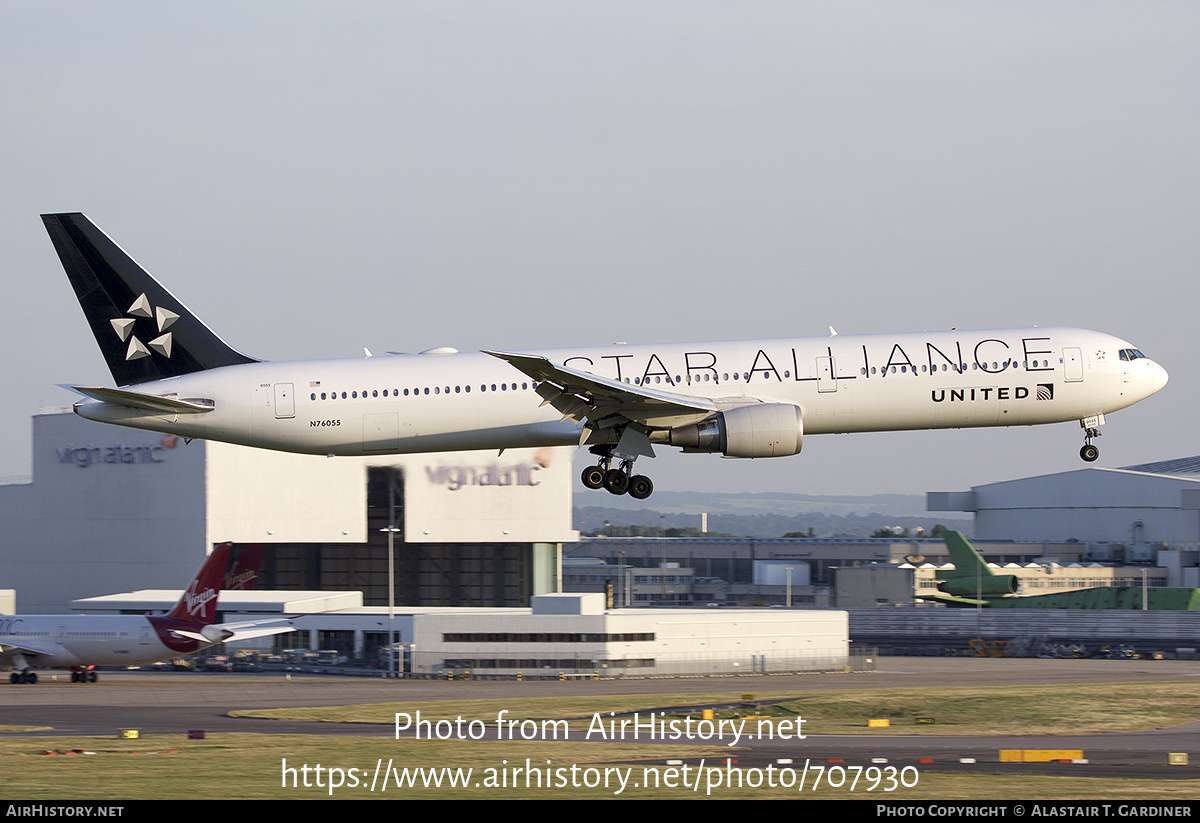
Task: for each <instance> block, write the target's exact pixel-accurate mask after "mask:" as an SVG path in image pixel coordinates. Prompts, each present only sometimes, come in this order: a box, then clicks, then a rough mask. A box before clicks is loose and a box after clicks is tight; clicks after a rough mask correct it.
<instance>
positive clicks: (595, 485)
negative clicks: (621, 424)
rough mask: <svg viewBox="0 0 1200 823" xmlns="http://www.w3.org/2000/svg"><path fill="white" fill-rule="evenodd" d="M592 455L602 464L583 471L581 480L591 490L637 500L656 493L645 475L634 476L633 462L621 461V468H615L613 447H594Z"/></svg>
mask: <svg viewBox="0 0 1200 823" xmlns="http://www.w3.org/2000/svg"><path fill="white" fill-rule="evenodd" d="M591 452H592V454H595V455H597V456H599V458H600V462H599V463H598V464H597V465H595V466H588V467H587V468H586V469H584V470H583V474H582V475H580V479H581V480H582V481H583V485H585V486H587V487H588V488H589V489H604V490H605V491H607V492H608V493H609V494H628V495H629V496H630V497H632V498H634V499H635V500H645V499H646V498H647V497H649V496H650V495H651V494H653V493H654V483H653V482H652V481H651V480H650V478H649V477H646V476H645V475H644V474H633V473H632V472H633V461H632V460H621V462H620V466H619V468H615V469H614V468H613V467H612V463H613V454H612V447H611V446H607V445H606V446H593V447H592V448H591Z"/></svg>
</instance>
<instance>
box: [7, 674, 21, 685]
mask: <svg viewBox="0 0 1200 823" xmlns="http://www.w3.org/2000/svg"><path fill="white" fill-rule="evenodd" d="M8 682H9V683H12V684H13V685H14V686H15V685H17V684H18V683H20V682H21V673H20V672H13V673H12V674H10V675H9V676H8Z"/></svg>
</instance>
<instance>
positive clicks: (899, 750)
mask: <svg viewBox="0 0 1200 823" xmlns="http://www.w3.org/2000/svg"><path fill="white" fill-rule="evenodd" d="M50 675H51V672H44V673H43V676H42V679H41V681H40V682H39V683H38V684H37V685H34V686H28V685H12V684H7V683H5V684H3V685H2V686H0V688H3V689H4V698H3V703H4V705H3V706H0V724H4V725H12V724H20V725H36V726H46V727H49V728H48V729H47V730H45V731H38V732H25V733H3V734H2V736H4V737H13V736H76V735H85V736H90V735H96V736H111V735H114V734H115V733H116V731H117V730H118V729H123V728H136V729H139V730H140V731H141V733H142V734H181V733H183V732H185V731H187V730H188V729H204V730H206V731H207V732H249V733H274V734H279V733H284V734H313V735H355V736H365V737H380V738H391V737H393V736H394V733H395V732H394V726H393V723H392V718H391V716H390V715H389V716H388V717H387V719H386V721H384V722H381V723H380V724H378V725H374V724H348V723H318V722H296V721H272V720H260V719H253V718H234V717H229V716H228V712H230V711H234V710H238V709H255V708H284V707H299V706H332V705H346V704H356V703H381V702H397V701H400V702H404V701H411V702H414V703H415V702H424V701H438V700H463V699H503V698H517V697H547V696H583V695H606V694H609V695H618V694H622V695H626V694H645V695H661V696H662V700H661V701H654V702H655V703H656V704H660V705H661V706H662V707H663V708H666V707H669V706H673V705H677V701H676V700H675V698H676V697H679V696H682V695H687V694H696V693H704V692H725V693H733V694H736V695H741V694H754V695H756V696H757V695H766V694H774V693H780V692H783V693H795V694H797V695H802V694H803V692H805V691H811V690H819V689H856V688H882V687H888V688H892V687H914V688H920V687H922V686H924V687H935V686H936V687H944V686H946V685H949V684H956V685H963V686H974V685H992V686H998V685H1006V684H1007V685H1018V684H1022V685H1024V684H1055V683H1062V684H1069V683H1104V682H1158V681H1173V680H1190V679H1193V678H1197V677H1200V664H1197V663H1194V662H1190V661H1169V660H1168V661H1149V660H1144V661H1143V660H1021V659H1013V660H1009V659H969V658H907V657H906V658H882V659H881V660H880V669H879V670H878V671H875V672H864V673H852V674H813V675H788V676H773V677H708V678H677V679H676V678H672V679H667V678H663V679H644V680H601V681H566V682H559V681H524V682H519V683H518V682H513V681H465V682H464V681H454V682H447V681H428V680H388V679H384V678H351V677H336V676H319V675H293V676H292V678H291V680H287V679H285V678H284V676H283V675H282V674H276V673H266V674H200V673H195V674H183V673H161V672H116V673H107V672H106V673H104V674H103V675H102V676H101V680H100V682H99V683H97V684H89V685H80V684H73V683H70V682H69V680H67V678H66V676H65V673H59V679H58V681H57V682H54V681H52V680H51V679H50ZM489 736H491V733H490V731H489ZM549 745H553V744H549ZM1018 748H1019V749H1030V748H1054V749H1082V750H1084V752H1085V756H1086V757H1087V759H1088V760H1089V761H1090V762H1089V763H1088V764H1087V765H1057V764H1038V765H1036V766H1035V765H1031V764H999V763H998V762H997V759H998V751H999V750H1000V749H1018ZM1167 752H1190V753H1193V755H1194V756H1193V758H1192V759H1193V760H1197V759H1198V758H1200V723H1193V724H1188V725H1185V726H1178V727H1175V728H1170V729H1163V730H1154V731H1146V732H1139V733H1134V734H1111V735H1089V736H1072V737H1018V736H1007V737H985V736H978V737H974V736H929V735H921V736H897V735H889V736H886V737H885V736H871V735H869V734H863V735H809V736H808V737H807V738H806V739H805V740H804V741H795V740H789V741H781V740H749V739H743V740H741V741H740V742H739V745H738V747H737V751H736V752H734V751H733V750H732V749H731V754H733V755H734V756H736V757H738V759H739V764H740V765H742V766H754V765H760V766H765V765H766V764H768V763H771V762H774V761H775V760H776V759H777V758H783V757H789V758H808V759H810V760H811V761H813V762H823V761H825V760H827V759H830V758H836V759H842V760H844V761H845V764H846V765H865V764H869V763H871V761H872V760H873V759H878V758H883V759H886V760H887V762H889V763H891V764H895V765H902V764H917V763H918V761H919V759H921V758H927V759H931V760H932V761H933V763H931V764H922V765H921V766H920V768H921V769H922V770H934V769H936V770H938V771H943V770H958V769H960V768H967V767H962V766H960V765H959V759H960V758H975V759H976V760H977V761H978V762H979V763H980V764H985V763H986V764H988V770H989V771H995V770H998V769H999V770H1004V771H1009V770H1021V771H1023V772H1030V771H1033V770H1035V771H1036V772H1037V773H1039V774H1070V775H1073V776H1095V777H1102V776H1113V777H1116V776H1120V777H1148V778H1192V779H1195V778H1197V777H1200V767H1197V766H1168V765H1167V759H1166V753H1167ZM970 768H976V769H977V768H979V766H978V765H976V766H972V767H970Z"/></svg>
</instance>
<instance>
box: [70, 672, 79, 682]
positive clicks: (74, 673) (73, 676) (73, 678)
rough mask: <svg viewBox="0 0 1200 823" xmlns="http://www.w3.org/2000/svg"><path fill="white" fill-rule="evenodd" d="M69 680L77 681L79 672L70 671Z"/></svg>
mask: <svg viewBox="0 0 1200 823" xmlns="http://www.w3.org/2000/svg"><path fill="white" fill-rule="evenodd" d="M71 682H72V683H78V682H79V672H71Z"/></svg>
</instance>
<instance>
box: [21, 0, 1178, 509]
mask: <svg viewBox="0 0 1200 823" xmlns="http://www.w3.org/2000/svg"><path fill="white" fill-rule="evenodd" d="M0 12H2V17H0V23H2V25H0V83H2V84H3V85H2V86H0V93H2V97H0V99H2V100H3V103H4V105H3V107H2V108H0V147H2V151H0V181H3V187H2V188H0V243H2V244H0V250H2V257H0V265H2V266H3V269H2V271H3V282H4V284H5V285H6V287H7V291H8V294H7V296H6V299H5V300H3V301H0V311H2V312H3V315H2V317H0V335H2V338H0V340H2V341H3V347H4V350H5V351H6V352H7V354H6V356H5V358H4V377H5V384H6V389H7V390H6V391H5V392H4V400H3V401H2V402H0V424H2V428H0V431H2V432H3V434H2V435H0V436H2V437H3V441H2V442H3V448H2V449H0V475H21V474H27V473H28V472H29V417H30V415H31V414H33V413H35V412H36V411H37V409H38V407H39V406H40V405H42V404H49V405H65V404H69V403H70V402H71V400H72V395H71V394H69V393H68V392H66V391H63V390H62V389H59V388H57V387H56V385H55V384H57V383H67V382H82V383H102V384H107V383H109V382H111V378H110V376H109V374H108V372H107V369H106V368H105V367H104V363H103V360H102V359H101V357H100V355H99V352H98V350H97V349H96V346H95V343H94V341H93V340H92V338H91V335H90V333H89V332H88V330H87V327H86V325H85V323H84V320H83V317H82V314H81V312H80V310H79V308H78V305H77V303H76V302H75V300H74V298H73V295H72V293H71V290H70V287H69V285H68V283H67V280H66V277H65V275H64V274H63V273H62V270H61V268H60V266H59V264H58V260H57V258H56V256H55V254H54V250H53V248H52V246H51V244H50V242H49V239H48V238H47V236H46V233H45V231H44V230H43V228H42V226H41V222H40V220H39V219H38V214H39V213H41V212H47V211H84V212H86V213H87V214H88V215H89V216H90V217H91V218H92V219H93V220H95V221H96V222H97V223H98V224H99V225H100V226H101V227H102V228H104V229H105V230H106V231H107V232H108V233H109V234H110V235H112V236H113V237H114V239H116V240H117V242H119V243H120V244H121V245H122V246H124V247H125V248H126V249H127V250H128V251H129V252H130V253H131V254H133V255H134V256H135V257H136V258H137V259H138V260H139V261H140V262H141V263H142V264H143V265H145V266H146V267H147V268H148V269H149V270H150V271H151V272H153V273H154V274H155V275H157V276H158V277H159V278H160V279H161V280H162V281H163V282H164V284H165V285H166V286H167V288H169V289H171V290H172V291H173V292H174V293H175V294H176V295H177V296H178V297H179V298H180V299H182V300H183V301H184V302H185V303H187V305H188V306H189V307H190V308H191V309H192V310H193V311H195V312H196V313H197V314H199V315H200V316H201V317H202V318H203V319H204V320H205V321H206V322H207V323H208V324H209V325H210V326H211V327H212V328H213V329H214V330H216V331H217V332H218V333H219V334H221V335H222V336H223V337H224V338H225V339H226V340H227V341H228V342H229V343H230V344H231V345H233V346H234V347H235V348H238V349H240V350H241V351H244V352H246V353H247V354H250V355H253V356H255V357H259V358H264V359H298V358H310V357H343V356H351V357H352V356H357V355H360V354H361V353H362V347H364V346H366V347H369V348H370V349H372V350H373V351H376V352H379V351H384V350H389V349H391V350H403V351H416V350H420V349H425V348H430V347H433V346H439V345H449V346H455V347H457V348H459V349H463V350H466V349H478V348H481V347H491V348H502V349H510V350H512V349H520V348H533V347H552V346H563V345H574V344H594V343H607V342H611V341H614V340H625V341H630V342H643V341H645V342H650V341H664V340H703V339H713V338H735V337H786V336H797V335H808V334H816V335H823V334H826V333H827V327H828V326H829V325H833V326H835V327H836V328H837V330H838V331H839V332H841V333H843V334H845V333H850V332H876V331H905V330H923V329H941V328H949V327H958V328H969V327H983V328H993V327H1003V326H1025V325H1034V324H1040V325H1075V326H1083V327H1087V328H1094V329H1098V330H1101V331H1106V332H1110V333H1112V334H1115V335H1118V336H1120V337H1124V338H1126V339H1128V340H1131V341H1132V342H1134V344H1135V345H1137V346H1138V347H1140V348H1141V349H1142V350H1143V351H1144V352H1145V353H1146V354H1147V355H1149V356H1151V357H1153V358H1155V359H1156V360H1158V361H1159V362H1161V363H1162V364H1163V365H1164V366H1165V367H1166V368H1167V370H1168V371H1169V372H1170V374H1171V383H1170V384H1169V385H1168V386H1167V388H1166V389H1165V390H1164V391H1163V392H1161V393H1160V394H1159V395H1156V396H1155V397H1152V398H1150V399H1149V400H1147V401H1144V402H1143V403H1141V404H1139V405H1138V406H1135V407H1133V408H1131V409H1128V410H1125V411H1123V412H1119V413H1117V414H1114V415H1111V416H1110V418H1109V424H1108V425H1107V426H1106V427H1105V429H1104V434H1105V436H1104V437H1103V438H1102V439H1101V440H1100V441H1098V445H1099V446H1100V448H1101V458H1100V462H1099V463H1098V464H1096V465H1100V466H1120V465H1126V464H1130V463H1138V462H1145V461H1150V460H1157V459H1165V458H1170V457H1177V456H1183V455H1192V454H1197V453H1200V442H1198V436H1197V433H1196V426H1195V425H1194V423H1193V421H1192V420H1191V419H1190V418H1189V417H1188V415H1189V414H1190V413H1191V411H1194V410H1195V406H1196V400H1197V392H1196V389H1195V386H1196V385H1197V382H1196V381H1197V378H1198V377H1200V366H1198V365H1197V358H1196V357H1195V356H1193V354H1194V350H1195V343H1194V336H1195V331H1194V328H1195V323H1196V318H1197V297H1198V295H1200V286H1198V285H1197V278H1196V275H1197V270H1198V264H1200V229H1198V228H1197V226H1200V5H1197V4H1195V3H1191V2H1177V3H1164V2H1142V3H1129V2H1122V3H1103V2H1072V3H1056V2H1037V3H1033V2H1025V3H1022V2H1003V3H1001V2H972V3H951V2H926V3H903V2H899V3H897V2H887V3H854V2H847V3H841V2H839V3H802V2H794V1H793V0H789V2H778V3H762V2H760V3H755V2H748V3H746V2H742V3H732V2H723V3H710V2H697V1H696V0H688V2H670V3H668V2H654V1H653V0H650V1H649V2H647V0H638V2H632V3H620V2H610V1H607V0H606V2H602V3H592V2H560V3H549V2H541V3H518V2H505V3H485V2H473V3H458V2H446V1H445V0H439V1H438V2H429V3H404V2H392V1H390V0H389V2H359V3H340V4H334V3H311V2H294V1H289V2H286V3H284V2H251V3H245V2H236V3H221V2H210V3H204V4H179V3H161V2H104V3H92V2H53V0H50V1H49V2H47V1H46V0H39V2H11V1H10V0H3V1H2V2H0ZM98 437H105V438H107V435H100V434H98ZM1081 444H1082V434H1081V432H1080V430H1079V428H1078V426H1077V424H1074V423H1070V424H1060V425H1058V426H1050V427H1042V428H1037V429H1028V428H1022V429H1011V430H1005V429H998V430H976V431H950V432H921V433H899V434H868V435H843V436H838V437H830V436H826V437H813V438H809V439H807V440H806V441H805V445H804V453H803V454H801V455H799V456H797V457H791V458H783V459H780V460H773V461H772V460H756V461H735V460H722V459H719V458H716V457H709V456H690V455H689V456H682V455H678V454H675V453H674V452H673V450H668V449H660V450H659V452H660V457H659V458H658V459H656V460H654V461H644V463H639V465H638V468H639V470H642V471H644V472H645V473H647V474H649V475H650V476H651V477H653V478H654V480H655V482H656V484H657V485H658V486H659V488H671V489H674V490H686V489H702V490H713V491H718V490H731V491H765V490H773V489H779V490H785V491H795V492H804V493H820V492H827V493H837V494H854V493H876V492H922V491H925V490H928V489H950V490H956V489H965V488H967V487H969V486H971V485H977V484H980V483H986V482H991V481H994V480H1000V479H1007V478H1011V477H1019V476H1023V475H1026V474H1035V473H1046V472H1055V471H1064V470H1070V469H1076V468H1080V467H1082V466H1083V465H1084V464H1083V463H1082V462H1081V461H1080V460H1079V457H1078V454H1077V452H1078V449H1079V446H1080V445H1081ZM580 465H582V463H580ZM606 497H607V495H603V493H594V494H588V493H585V492H584V491H583V489H582V488H579V489H578V490H577V500H587V499H588V498H591V499H590V500H589V501H588V502H593V503H595V504H597V505H599V504H602V502H603V501H604V499H605V498H606Z"/></svg>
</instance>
